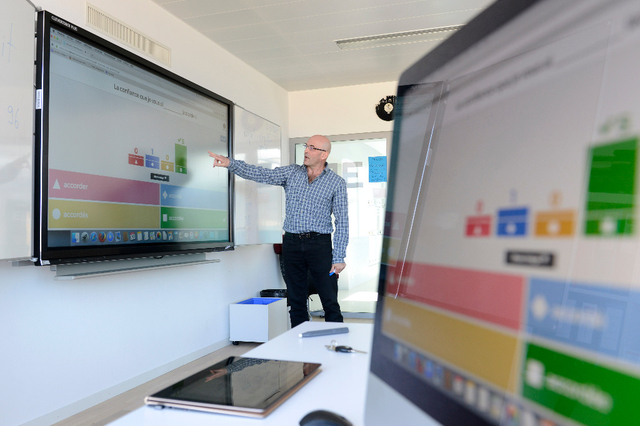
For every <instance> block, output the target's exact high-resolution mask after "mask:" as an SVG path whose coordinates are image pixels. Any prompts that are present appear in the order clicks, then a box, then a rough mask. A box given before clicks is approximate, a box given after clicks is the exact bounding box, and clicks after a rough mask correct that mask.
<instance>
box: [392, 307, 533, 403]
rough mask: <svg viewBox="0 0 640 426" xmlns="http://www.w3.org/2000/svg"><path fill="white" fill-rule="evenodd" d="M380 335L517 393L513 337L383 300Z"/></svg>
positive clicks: (517, 356)
mask: <svg viewBox="0 0 640 426" xmlns="http://www.w3.org/2000/svg"><path fill="white" fill-rule="evenodd" d="M384 303H385V305H384V312H383V315H382V332H383V333H385V334H390V335H392V336H394V338H395V339H400V340H401V341H405V342H407V343H408V344H410V345H412V346H414V347H416V348H417V349H419V350H423V351H425V352H426V353H428V354H431V355H433V356H435V357H437V358H440V359H441V360H446V362H447V363H448V364H449V365H451V367H452V368H457V369H459V370H461V371H464V372H466V373H470V374H472V375H474V376H475V377H477V378H479V379H483V380H486V381H487V382H489V383H492V384H493V385H495V386H497V387H499V388H500V389H503V390H506V391H508V392H515V391H516V390H517V387H516V384H517V382H518V368H519V359H520V347H519V345H518V340H517V339H516V337H515V336H513V335H509V334H505V333H501V332H498V331H496V330H491V329H489V328H486V327H482V326H480V325H478V324H477V323H472V322H468V321H463V320H461V319H458V318H454V317H451V316H448V315H444V314H441V313H438V312H435V311H433V310H431V309H428V308H426V307H420V306H417V305H415V304H414V303H408V302H405V301H403V300H400V299H392V298H389V297H386V298H385V302H384Z"/></svg>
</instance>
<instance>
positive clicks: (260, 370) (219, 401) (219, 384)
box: [144, 357, 321, 417]
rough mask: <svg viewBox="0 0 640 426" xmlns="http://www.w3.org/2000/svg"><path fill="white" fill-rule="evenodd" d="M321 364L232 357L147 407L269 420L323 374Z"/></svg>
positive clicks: (162, 394)
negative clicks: (283, 405) (267, 418)
mask: <svg viewBox="0 0 640 426" xmlns="http://www.w3.org/2000/svg"><path fill="white" fill-rule="evenodd" d="M320 371H321V370H320V364H314V363H307V362H295V361H276V360H271V359H260V358H244V357H229V358H228V359H226V360H225V361H222V362H219V363H217V364H214V365H212V366H211V367H208V368H205V369H204V370H202V371H200V372H199V373H196V374H194V375H192V376H190V377H187V378H186V379H184V380H181V381H179V382H178V383H176V384H174V385H172V386H169V387H168V388H166V389H163V390H161V391H160V392H157V393H155V394H153V395H150V396H147V397H146V398H145V400H144V402H145V404H147V405H152V406H159V407H172V408H182V409H186V410H198V411H208V412H213V413H222V414H232V415H237V416H248V417H265V416H267V415H269V414H270V413H271V412H272V411H273V410H274V409H275V408H276V407H278V406H279V405H280V404H282V403H283V402H284V401H285V400H286V399H287V398H288V397H289V396H291V395H292V394H293V393H295V392H296V391H297V390H298V389H300V388H301V387H302V386H303V385H305V384H306V383H307V382H308V381H309V380H311V379H312V378H313V377H315V376H316V375H317V374H318V373H319V372H320Z"/></svg>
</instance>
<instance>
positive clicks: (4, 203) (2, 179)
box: [0, 0, 35, 259]
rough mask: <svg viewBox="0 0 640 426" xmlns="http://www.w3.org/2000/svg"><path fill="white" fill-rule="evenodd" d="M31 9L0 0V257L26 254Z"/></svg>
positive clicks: (31, 111) (29, 199)
mask: <svg viewBox="0 0 640 426" xmlns="http://www.w3.org/2000/svg"><path fill="white" fill-rule="evenodd" d="M34 30H35V9H34V7H33V5H32V4H31V3H29V2H27V1H25V0H3V1H2V2H0V118H1V119H0V194H1V196H0V259H26V258H29V257H30V256H31V217H32V214H31V204H32V198H33V195H32V194H33V191H32V186H31V181H32V167H33V165H32V156H33V154H32V153H33V151H32V144H33V114H34V90H33V87H34V77H33V73H34V65H33V61H34V49H35V48H34Z"/></svg>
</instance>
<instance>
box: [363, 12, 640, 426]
mask: <svg viewBox="0 0 640 426" xmlns="http://www.w3.org/2000/svg"><path fill="white" fill-rule="evenodd" d="M639 51H640V4H639V3H638V2H637V1H631V0H630V1H622V0H621V1H608V2H603V1H599V0H598V1H596V0H585V1H580V2H575V1H558V0H546V1H517V0H509V1H499V2H496V3H495V4H493V5H492V6H490V7H489V8H488V9H487V10H486V11H484V12H483V13H481V14H480V15H479V16H478V17H477V18H476V19H475V20H473V21H472V22H470V23H469V24H468V25H466V26H465V27H464V28H463V29H462V30H460V31H459V32H457V33H456V34H454V35H453V36H452V37H450V38H449V39H447V40H446V41H445V42H443V43H442V44H441V45H440V46H438V47H437V48H436V49H435V50H433V51H432V52H431V53H429V54H428V55H427V56H426V57H424V58H423V59H422V60H420V61H419V62H417V63H416V64H415V65H414V66H412V67H411V68H409V69H408V70H407V71H406V72H405V73H404V74H403V75H402V77H401V80H400V83H399V87H398V97H397V110H396V111H397V112H396V119H395V128H394V140H393V152H392V155H391V160H392V162H391V168H390V177H389V196H388V203H387V206H388V207H387V218H386V222H387V227H386V230H385V238H384V246H383V254H382V262H383V265H382V267H381V271H380V292H379V301H378V306H377V311H376V324H375V334H374V344H373V352H372V361H371V374H370V381H369V389H368V396H367V398H368V399H367V409H366V413H367V414H366V424H367V426H374V425H379V424H380V425H382V424H429V425H435V424H444V425H525V426H529V425H576V424H584V425H604V424H607V425H614V424H634V423H636V422H637V421H638V419H639V418H640V404H638V403H637V395H640V268H639V267H640V262H639V259H640V228H639V227H638V223H639V222H638V219H639V217H638V215H639V208H638V190H637V189H638V187H639V186H638V179H639V177H640V173H638V164H640V162H639V161H638V156H639V154H640V146H639V143H638V140H639V135H640V84H638V82H639V76H640V56H639V55H638V52H639Z"/></svg>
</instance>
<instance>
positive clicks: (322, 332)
mask: <svg viewBox="0 0 640 426" xmlns="http://www.w3.org/2000/svg"><path fill="white" fill-rule="evenodd" d="M348 332H349V327H339V328H327V329H326V330H313V331H305V332H304V333H300V334H299V335H298V336H300V337H316V336H327V335H329V334H344V333H348Z"/></svg>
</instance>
